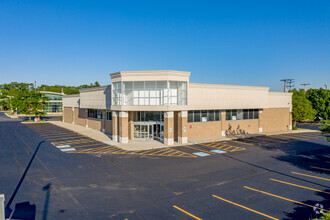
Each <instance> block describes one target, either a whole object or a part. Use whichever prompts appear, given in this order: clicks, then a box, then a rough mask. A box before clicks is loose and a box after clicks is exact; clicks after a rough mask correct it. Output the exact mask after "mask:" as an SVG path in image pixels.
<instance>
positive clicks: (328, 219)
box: [313, 212, 330, 220]
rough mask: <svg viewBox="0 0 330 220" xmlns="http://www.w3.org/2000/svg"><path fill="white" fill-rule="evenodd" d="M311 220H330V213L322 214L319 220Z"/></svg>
mask: <svg viewBox="0 0 330 220" xmlns="http://www.w3.org/2000/svg"><path fill="white" fill-rule="evenodd" d="M313 220H330V212H323V213H322V216H321V218H319V219H317V218H315V219H313Z"/></svg>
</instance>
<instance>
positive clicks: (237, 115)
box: [226, 109, 259, 121]
mask: <svg viewBox="0 0 330 220" xmlns="http://www.w3.org/2000/svg"><path fill="white" fill-rule="evenodd" d="M258 118H259V109H243V110H242V109H238V110H236V109H234V110H226V120H227V121H235V120H247V119H258Z"/></svg>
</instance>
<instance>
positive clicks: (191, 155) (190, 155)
mask: <svg viewBox="0 0 330 220" xmlns="http://www.w3.org/2000/svg"><path fill="white" fill-rule="evenodd" d="M168 149H169V150H173V151H176V152H180V153H182V154H184V155H188V156H189V157H197V156H196V155H193V154H190V153H186V152H182V151H180V150H177V149H174V148H168Z"/></svg>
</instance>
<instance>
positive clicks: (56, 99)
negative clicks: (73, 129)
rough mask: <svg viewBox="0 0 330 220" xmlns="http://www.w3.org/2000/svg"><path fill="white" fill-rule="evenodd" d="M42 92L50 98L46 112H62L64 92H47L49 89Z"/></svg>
mask: <svg viewBox="0 0 330 220" xmlns="http://www.w3.org/2000/svg"><path fill="white" fill-rule="evenodd" d="M40 93H43V94H45V96H46V97H48V98H49V101H47V103H46V106H45V112H46V113H47V114H61V113H62V111H63V103H62V98H63V95H64V94H63V93H57V92H47V91H40Z"/></svg>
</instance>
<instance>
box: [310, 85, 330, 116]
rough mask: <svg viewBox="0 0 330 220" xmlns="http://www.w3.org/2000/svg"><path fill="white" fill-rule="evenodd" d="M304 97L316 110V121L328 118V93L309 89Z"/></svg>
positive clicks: (329, 102) (329, 94)
mask: <svg viewBox="0 0 330 220" xmlns="http://www.w3.org/2000/svg"><path fill="white" fill-rule="evenodd" d="M306 97H307V99H308V100H309V101H311V103H312V106H313V108H314V109H315V110H316V117H317V119H320V118H322V119H325V120H326V119H329V118H330V93H329V92H327V91H326V90H325V89H323V88H320V89H309V90H308V91H307V92H306Z"/></svg>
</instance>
